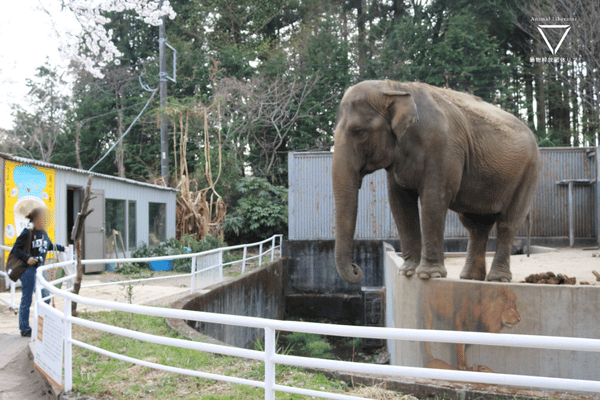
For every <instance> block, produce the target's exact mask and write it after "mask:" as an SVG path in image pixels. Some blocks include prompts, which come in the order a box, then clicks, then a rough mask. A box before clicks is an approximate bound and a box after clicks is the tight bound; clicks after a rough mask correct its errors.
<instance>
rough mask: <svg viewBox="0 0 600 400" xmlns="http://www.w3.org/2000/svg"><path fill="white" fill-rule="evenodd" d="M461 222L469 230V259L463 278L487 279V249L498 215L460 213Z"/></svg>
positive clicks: (461, 274) (463, 271) (461, 275)
mask: <svg viewBox="0 0 600 400" xmlns="http://www.w3.org/2000/svg"><path fill="white" fill-rule="evenodd" d="M459 218H460V222H462V224H463V225H464V227H465V228H467V231H468V232H469V243H468V245H467V260H466V262H465V267H464V268H463V270H462V272H461V273H460V278H461V279H471V280H476V281H483V280H485V274H486V267H485V251H486V248H487V243H488V238H489V235H490V231H491V230H492V227H493V226H494V224H495V223H496V219H497V215H476V214H459Z"/></svg>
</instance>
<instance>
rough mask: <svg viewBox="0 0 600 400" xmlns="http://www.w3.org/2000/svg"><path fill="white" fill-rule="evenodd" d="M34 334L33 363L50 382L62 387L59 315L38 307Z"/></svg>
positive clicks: (60, 322)
mask: <svg viewBox="0 0 600 400" xmlns="http://www.w3.org/2000/svg"><path fill="white" fill-rule="evenodd" d="M35 335H36V339H35V360H34V364H35V366H36V367H37V369H39V370H40V372H41V373H42V374H44V375H45V376H46V377H47V378H48V379H50V380H51V381H52V383H54V384H55V385H56V386H58V387H59V388H60V389H62V369H63V340H62V338H63V323H62V321H61V319H60V317H59V316H57V315H54V314H53V313H52V312H51V311H48V310H47V309H45V308H44V307H38V323H37V330H36V332H35Z"/></svg>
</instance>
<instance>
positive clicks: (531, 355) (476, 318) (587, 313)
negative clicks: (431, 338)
mask: <svg viewBox="0 0 600 400" xmlns="http://www.w3.org/2000/svg"><path fill="white" fill-rule="evenodd" d="M402 264H403V261H402V258H401V257H400V256H399V255H398V254H397V253H396V252H395V251H394V250H393V249H392V248H391V246H390V247H389V248H388V249H387V251H385V286H386V296H387V298H386V307H387V308H386V325H387V326H390V327H397V328H419V329H442V330H464V331H479V332H505V333H515V334H530V335H544V336H566V337H581V338H593V339H600V329H599V327H600V288H598V287H593V286H571V285H560V286H557V285H535V284H527V283H491V282H479V281H464V280H455V279H448V278H444V279H431V280H429V281H423V280H420V279H419V278H417V277H416V276H412V277H409V278H407V277H406V276H403V275H399V273H398V269H399V267H401V266H402ZM463 347H464V351H463ZM388 348H389V351H390V356H391V363H392V364H394V365H404V366H415V367H430V368H451V369H455V368H458V367H459V365H462V367H463V368H466V369H470V370H478V371H488V372H497V373H507V374H523V375H537V376H548V377H560V378H574V379H589V380H598V379H600V378H599V377H600V354H598V353H584V352H577V351H562V350H544V349H528V348H509V347H496V346H480V345H466V346H463V345H454V344H444V343H431V344H427V343H424V342H421V343H419V342H406V341H393V340H390V341H388Z"/></svg>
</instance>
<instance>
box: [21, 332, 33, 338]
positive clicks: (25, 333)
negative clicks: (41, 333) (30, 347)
mask: <svg viewBox="0 0 600 400" xmlns="http://www.w3.org/2000/svg"><path fill="white" fill-rule="evenodd" d="M21 336H22V337H31V331H21Z"/></svg>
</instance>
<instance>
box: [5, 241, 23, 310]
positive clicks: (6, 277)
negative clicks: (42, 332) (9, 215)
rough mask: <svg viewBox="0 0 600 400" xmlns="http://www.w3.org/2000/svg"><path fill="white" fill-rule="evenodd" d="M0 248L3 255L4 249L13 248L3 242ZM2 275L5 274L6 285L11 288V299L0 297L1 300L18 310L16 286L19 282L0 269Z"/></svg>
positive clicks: (9, 249)
mask: <svg viewBox="0 0 600 400" xmlns="http://www.w3.org/2000/svg"><path fill="white" fill-rule="evenodd" d="M0 250H2V251H3V252H2V257H4V251H11V250H12V248H11V247H8V246H5V245H3V244H0ZM0 275H2V276H4V278H5V285H6V286H8V287H9V288H10V300H9V301H6V300H4V299H2V298H0V301H1V302H2V303H4V304H6V305H7V306H8V308H10V309H13V310H16V309H17V308H18V307H19V305H18V304H15V288H16V286H17V284H16V283H15V282H13V281H12V280H11V279H10V278H9V277H8V273H7V272H5V271H1V270H0Z"/></svg>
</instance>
